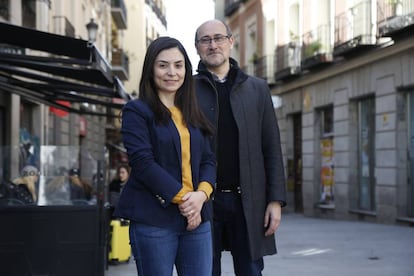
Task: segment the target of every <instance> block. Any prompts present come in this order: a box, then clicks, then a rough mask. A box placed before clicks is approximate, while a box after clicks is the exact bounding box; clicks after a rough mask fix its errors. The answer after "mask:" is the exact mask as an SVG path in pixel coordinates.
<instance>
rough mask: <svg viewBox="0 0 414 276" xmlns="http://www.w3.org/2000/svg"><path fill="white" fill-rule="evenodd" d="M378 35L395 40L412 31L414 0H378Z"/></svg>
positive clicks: (413, 27)
mask: <svg viewBox="0 0 414 276" xmlns="http://www.w3.org/2000/svg"><path fill="white" fill-rule="evenodd" d="M377 18H378V22H377V26H378V35H379V36H381V37H392V38H393V39H395V38H396V37H399V36H401V35H404V34H408V32H410V33H412V31H414V0H393V1H391V0H378V1H377Z"/></svg>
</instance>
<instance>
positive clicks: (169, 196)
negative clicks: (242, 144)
mask: <svg viewBox="0 0 414 276" xmlns="http://www.w3.org/2000/svg"><path fill="white" fill-rule="evenodd" d="M121 133H122V137H123V143H124V146H125V148H126V149H127V153H128V160H129V165H130V167H131V174H130V177H129V179H128V182H127V184H126V185H125V188H124V190H123V192H122V193H121V197H120V199H119V202H118V205H117V207H116V208H115V213H114V215H115V216H116V217H120V218H124V219H128V220H130V241H131V246H132V252H133V255H134V257H135V260H136V266H137V270H138V275H157V276H171V275H172V273H173V268H174V265H175V267H176V270H177V274H178V275H197V276H199V275H201V276H207V275H208V276H210V275H211V269H212V237H211V224H210V220H211V217H212V206H211V201H210V200H209V199H210V195H211V193H212V191H213V189H214V183H215V180H216V179H215V170H216V167H215V157H214V154H213V153H212V151H211V149H210V144H209V140H208V136H209V135H211V134H212V129H211V126H210V124H209V122H208V120H207V119H206V118H204V116H203V114H202V112H201V111H200V110H199V109H198V105H197V99H196V96H195V91H194V81H193V76H192V67H191V63H190V60H189V58H188V55H187V53H186V51H185V49H184V47H183V46H182V44H181V43H180V42H179V41H178V40H176V39H174V38H170V37H160V38H157V39H156V40H154V41H153V42H152V43H151V44H150V45H149V47H148V49H147V53H146V55H145V59H144V65H143V70H142V77H141V81H140V86H139V99H137V100H132V101H129V102H128V103H127V104H126V105H125V106H124V108H123V110H122V128H121Z"/></svg>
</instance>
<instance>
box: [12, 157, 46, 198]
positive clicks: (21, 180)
mask: <svg viewBox="0 0 414 276" xmlns="http://www.w3.org/2000/svg"><path fill="white" fill-rule="evenodd" d="M39 175H40V173H39V170H38V169H37V168H36V167H34V166H31V165H27V166H24V167H23V169H22V171H21V172H20V177H18V178H16V179H14V180H13V184H15V185H16V188H15V191H14V198H15V199H18V200H20V201H21V202H23V203H24V204H36V202H37V192H36V183H37V181H38V180H39Z"/></svg>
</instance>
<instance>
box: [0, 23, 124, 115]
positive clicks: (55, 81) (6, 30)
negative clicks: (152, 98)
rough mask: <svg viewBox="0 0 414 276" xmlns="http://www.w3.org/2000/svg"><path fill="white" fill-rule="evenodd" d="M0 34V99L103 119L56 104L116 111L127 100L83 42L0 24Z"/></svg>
mask: <svg viewBox="0 0 414 276" xmlns="http://www.w3.org/2000/svg"><path fill="white" fill-rule="evenodd" d="M0 33H1V36H0V93H3V92H11V93H15V94H18V95H21V96H24V97H27V98H29V99H31V100H33V101H38V102H39V103H43V104H47V105H50V106H54V107H58V108H60V109H63V110H65V111H68V112H75V113H79V114H91V115H102V116H107V114H103V113H99V112H94V111H90V110H86V109H84V108H82V105H71V106H66V105H61V104H59V102H60V101H69V102H71V103H88V104H93V105H102V106H106V107H114V108H120V107H122V105H123V104H122V102H125V101H128V100H129V99H130V96H129V95H128V94H127V93H126V91H125V89H124V87H123V85H122V83H121V81H120V80H119V79H118V78H117V77H116V76H114V74H113V73H112V69H111V66H110V65H109V64H108V62H107V61H106V60H105V59H104V58H103V56H102V55H101V53H100V52H99V50H98V49H97V48H96V47H95V46H94V45H93V44H91V43H89V42H88V41H86V40H82V39H76V38H71V37H66V36H61V35H56V34H51V33H46V32H42V31H38V30H34V29H28V28H24V27H20V26H15V25H11V24H7V23H0ZM31 50H35V51H31ZM36 51H41V52H44V53H38V52H36ZM33 52H35V53H36V54H32V53H33ZM120 100H121V101H120ZM122 100H123V101H122ZM120 102H121V103H120ZM74 106H79V107H77V108H76V107H74ZM109 115H110V114H109Z"/></svg>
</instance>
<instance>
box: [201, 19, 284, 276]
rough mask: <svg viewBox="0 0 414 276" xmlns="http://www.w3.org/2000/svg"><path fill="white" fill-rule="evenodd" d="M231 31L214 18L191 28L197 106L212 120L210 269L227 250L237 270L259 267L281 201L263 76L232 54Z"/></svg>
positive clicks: (271, 247) (275, 132)
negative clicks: (252, 73) (214, 185)
mask: <svg viewBox="0 0 414 276" xmlns="http://www.w3.org/2000/svg"><path fill="white" fill-rule="evenodd" d="M233 43H234V38H233V36H232V34H231V30H230V28H229V27H228V26H227V25H226V24H225V23H223V22H222V21H219V20H211V21H207V22H205V23H203V24H202V25H201V26H200V27H199V28H198V29H197V31H196V36H195V46H196V49H197V53H198V55H199V56H200V63H199V66H198V74H197V75H196V76H195V83H196V92H197V97H198V100H199V104H200V107H201V108H202V110H203V112H204V113H205V115H206V116H207V117H208V119H209V120H210V121H211V122H212V123H213V125H214V126H215V127H216V135H215V136H214V137H213V139H212V144H213V145H212V146H213V148H214V149H215V151H216V154H217V189H216V191H215V195H214V201H213V208H214V228H213V233H214V260H213V275H220V273H221V265H220V260H221V252H222V251H223V250H230V251H231V254H232V256H233V265H234V270H235V273H236V275H237V276H240V275H246V276H254V275H262V274H261V271H262V270H263V267H264V264H263V256H265V255H271V254H275V253H276V244H275V238H274V233H275V232H276V230H277V228H278V227H279V224H280V220H281V207H283V206H284V205H286V198H285V196H286V195H285V193H286V192H285V177H284V167H283V159H282V153H281V147H280V134H279V129H278V125H277V120H276V116H275V112H274V109H273V105H272V100H271V95H270V91H269V88H268V86H267V83H266V81H264V80H261V79H258V78H255V77H252V76H248V75H246V74H245V73H244V72H242V71H241V70H240V68H239V67H238V64H237V62H236V61H235V60H234V59H232V58H230V52H231V49H232V48H233Z"/></svg>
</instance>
